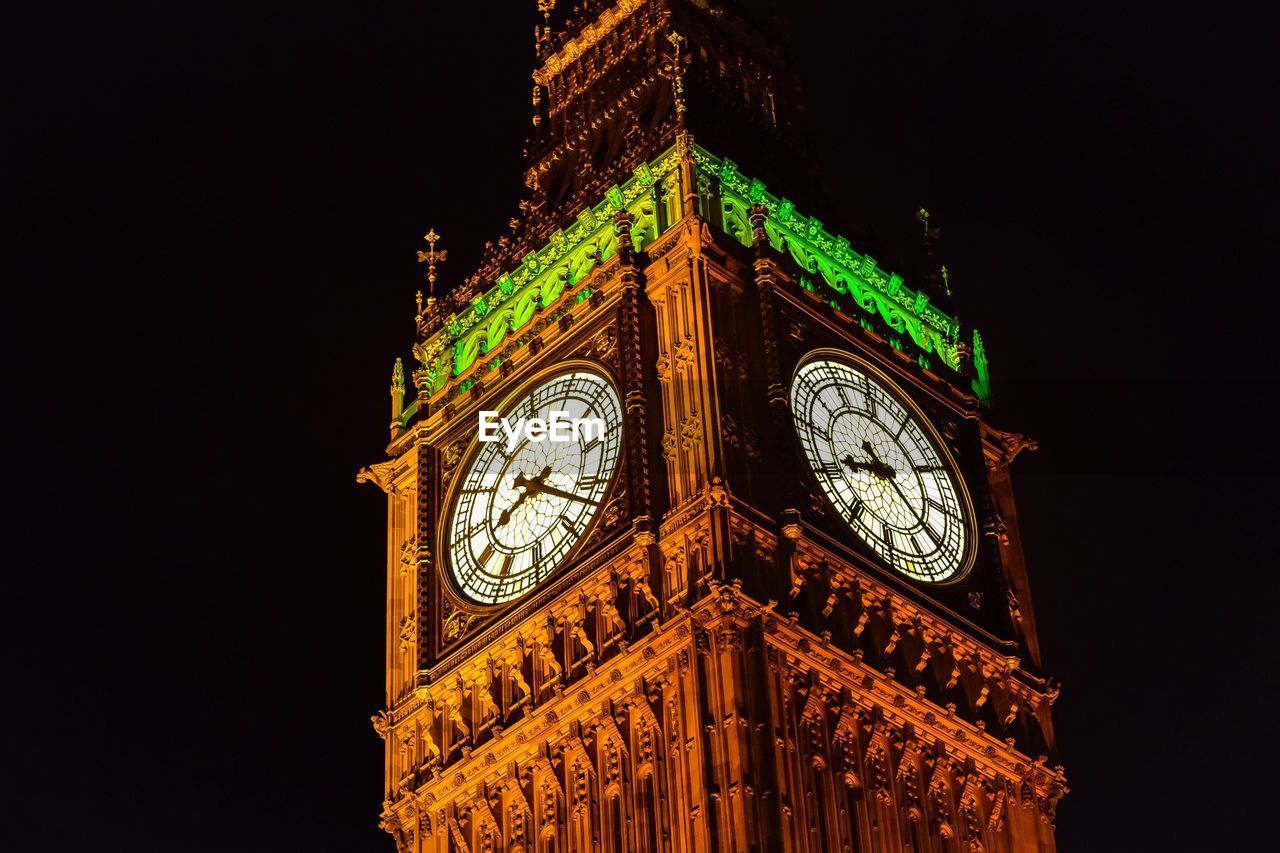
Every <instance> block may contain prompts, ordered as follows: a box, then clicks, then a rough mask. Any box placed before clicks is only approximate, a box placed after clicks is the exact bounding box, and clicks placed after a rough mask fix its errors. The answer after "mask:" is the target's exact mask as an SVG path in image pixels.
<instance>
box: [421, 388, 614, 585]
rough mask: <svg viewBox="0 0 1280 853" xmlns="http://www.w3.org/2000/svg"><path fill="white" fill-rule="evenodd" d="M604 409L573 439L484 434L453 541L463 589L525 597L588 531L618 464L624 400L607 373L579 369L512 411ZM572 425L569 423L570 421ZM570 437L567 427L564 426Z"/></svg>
mask: <svg viewBox="0 0 1280 853" xmlns="http://www.w3.org/2000/svg"><path fill="white" fill-rule="evenodd" d="M557 412H559V413H563V416H562V417H564V418H566V419H574V418H578V419H584V420H585V419H599V421H600V422H602V424H603V430H600V431H595V430H591V431H588V430H582V431H579V432H578V433H576V434H574V436H573V438H572V439H571V440H567V441H555V440H552V436H549V435H548V436H543V437H542V440H540V441H535V440H534V439H533V437H532V436H531V435H529V434H522V435H520V436H518V437H517V438H515V439H512V442H514V446H509V445H510V444H511V443H512V442H509V441H508V436H507V434H506V433H505V432H504V431H502V430H497V440H494V441H490V442H484V443H480V445H479V450H478V451H477V453H476V454H475V456H474V458H473V459H472V461H471V462H470V464H469V466H468V467H467V469H466V474H465V475H464V476H463V477H462V478H461V480H460V482H459V485H458V487H457V492H456V494H455V497H454V504H453V510H452V515H451V517H450V519H449V522H448V526H447V528H446V537H447V538H446V544H445V550H446V553H447V554H448V555H449V563H450V570H451V571H452V574H453V581H454V583H455V585H456V586H457V588H458V590H459V591H460V592H462V594H463V595H465V596H466V597H467V598H469V599H471V600H472V601H473V602H475V603H477V604H501V603H503V602H507V601H511V600H513V599H516V598H519V597H520V596H522V595H524V594H525V593H527V592H529V590H531V589H533V587H534V586H536V585H537V584H539V583H541V582H542V581H543V580H545V579H546V578H548V577H549V576H550V575H551V574H552V573H553V572H555V570H556V569H557V568H559V567H560V565H561V564H562V563H563V562H564V560H565V558H566V557H567V556H568V555H569V552H570V551H571V550H572V549H573V546H574V545H575V544H577V543H578V542H579V541H580V540H581V539H582V537H583V535H584V534H585V533H586V532H587V528H588V527H589V526H590V525H591V521H592V519H594V518H595V516H596V515H597V513H598V512H599V510H600V506H601V503H602V502H603V500H604V497H605V492H606V491H607V490H608V488H609V483H610V482H611V481H612V479H613V474H614V471H615V470H616V469H617V467H618V449H619V445H620V443H621V439H622V406H621V404H620V403H619V401H618V394H617V392H616V391H615V390H614V388H613V385H611V384H610V383H609V381H608V380H606V379H605V378H604V377H603V376H601V375H599V374H596V373H592V372H587V371H583V370H578V371H575V372H572V373H564V374H561V375H559V376H556V377H555V378H553V379H550V380H548V381H546V382H544V383H542V384H541V385H539V386H538V387H536V388H534V389H533V390H532V391H531V392H529V394H528V395H526V396H525V397H524V398H523V399H520V400H518V401H517V402H516V403H515V404H514V405H513V406H512V407H511V408H510V410H509V411H504V412H502V413H501V415H502V417H503V418H504V419H505V421H506V423H508V424H518V423H519V422H520V421H521V419H523V421H524V422H525V423H528V422H529V421H531V420H532V419H535V418H537V419H542V420H543V421H544V422H546V421H550V420H551V419H552V417H553V413H557ZM562 432H563V431H562ZM562 437H563V436H562Z"/></svg>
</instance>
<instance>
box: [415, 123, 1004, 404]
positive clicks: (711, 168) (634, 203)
mask: <svg viewBox="0 0 1280 853" xmlns="http://www.w3.org/2000/svg"><path fill="white" fill-rule="evenodd" d="M692 151H693V160H694V165H695V169H696V182H697V185H698V187H697V188H698V196H699V209H700V210H701V211H703V214H704V216H705V218H706V219H707V220H708V221H709V222H710V223H711V225H712V226H714V227H717V228H719V229H721V230H722V231H723V232H724V233H725V234H727V235H729V236H730V237H732V238H733V239H735V240H737V241H738V242H739V243H741V244H743V245H744V246H750V245H751V239H752V230H751V223H750V218H749V211H750V209H751V207H752V206H753V205H755V204H760V205H762V206H763V207H764V208H765V210H766V211H767V216H766V219H765V223H764V230H765V234H766V236H767V238H768V241H769V245H770V246H771V247H772V248H773V249H774V250H775V251H777V252H778V253H780V254H782V255H784V256H788V257H790V258H791V259H792V260H793V261H794V262H795V263H796V265H797V266H798V267H799V268H800V270H801V275H800V276H799V278H798V283H799V286H800V287H803V288H805V289H807V290H810V291H813V292H816V293H819V294H820V295H821V296H823V298H824V299H825V300H826V301H827V302H829V303H830V304H831V305H832V307H834V308H836V309H839V310H841V311H844V312H846V313H848V314H850V315H859V316H860V317H861V319H860V322H861V324H862V325H863V326H864V327H866V328H868V329H872V330H874V331H876V332H877V333H878V334H881V335H882V336H884V337H885V338H887V339H888V340H889V341H890V342H891V343H892V344H893V346H895V347H897V348H898V349H900V350H904V351H905V350H906V348H908V347H910V348H911V349H912V350H914V351H915V353H916V360H917V361H918V362H919V363H920V364H921V365H922V366H923V367H925V368H926V369H928V368H932V366H933V360H935V359H936V360H937V362H939V363H941V364H943V365H946V366H947V367H949V368H950V369H951V370H959V368H960V357H959V346H958V344H959V341H960V324H959V321H958V320H956V318H954V317H952V316H950V315H948V314H947V313H945V312H943V311H942V310H940V309H939V308H938V307H937V306H935V305H932V304H931V303H930V302H929V298H928V296H927V294H925V293H924V292H922V291H918V290H914V289H912V288H910V287H908V286H906V284H905V283H904V282H903V280H902V277H901V276H899V275H897V274H896V273H889V272H886V271H884V270H883V269H881V268H880V267H879V266H878V265H877V263H876V262H875V260H874V259H873V258H871V257H870V256H867V255H862V254H859V253H858V252H856V251H855V250H854V249H853V248H852V247H851V246H850V245H849V241H848V240H847V239H845V238H844V237H838V236H834V235H832V234H830V233H828V232H827V231H826V230H825V229H824V228H823V227H822V223H821V222H820V221H819V220H818V219H816V218H813V217H809V216H805V215H804V214H802V213H800V212H799V211H797V210H796V209H795V205H794V204H792V203H791V202H790V201H788V200H786V199H782V198H778V197H777V196H775V195H773V194H772V193H770V192H768V191H767V190H766V189H765V185H764V184H763V183H761V182H760V181H758V180H753V179H752V178H750V177H747V176H745V175H743V174H742V173H740V172H739V171H738V169H737V167H736V166H735V164H734V163H733V162H732V161H730V160H727V159H721V158H718V157H716V156H715V155H713V154H711V153H710V152H709V151H706V150H705V149H702V148H699V147H697V146H694V147H693V149H692ZM678 167H679V154H678V152H677V149H676V148H675V147H672V148H671V149H669V150H668V151H666V152H665V153H664V154H663V155H662V156H661V157H659V158H658V159H657V160H655V161H653V162H651V163H648V164H645V165H642V166H641V167H640V168H638V169H636V171H635V174H634V175H633V176H632V177H631V178H630V179H628V180H627V181H626V182H625V183H623V184H621V185H619V186H615V187H614V188H612V189H611V190H609V191H608V192H607V193H606V194H605V197H604V198H603V199H602V200H601V201H600V202H599V203H598V204H596V205H594V206H592V207H589V208H586V209H584V210H583V211H582V212H581V213H580V214H579V215H578V218H577V220H576V221H575V222H574V223H573V224H572V225H571V226H569V227H568V228H566V229H564V230H561V231H557V232H556V233H555V234H554V235H552V238H551V240H550V241H549V242H548V243H547V244H546V245H545V246H543V247H542V248H541V249H539V250H538V251H536V252H531V253H529V254H528V255H526V256H525V258H524V260H523V261H522V262H521V263H520V265H519V266H517V267H515V268H514V269H512V270H511V271H510V272H509V273H507V274H505V275H502V276H500V277H498V279H497V281H496V282H494V284H493V286H492V287H491V288H490V289H489V290H488V291H487V292H485V293H482V294H480V295H479V296H477V297H476V298H475V299H474V300H472V303H471V307H470V309H469V310H466V311H462V312H459V313H457V314H454V315H453V316H451V317H449V318H448V319H447V320H446V321H445V323H444V327H443V328H442V329H441V330H440V331H439V332H437V333H436V334H434V335H432V336H431V337H430V338H428V339H427V340H425V341H423V342H422V343H419V344H417V345H416V346H415V347H414V356H415V357H416V360H417V361H418V363H419V365H420V368H421V369H420V370H419V371H417V372H416V374H415V381H416V382H417V383H418V385H419V389H420V390H421V391H424V392H425V393H426V394H427V396H434V395H435V394H436V393H438V392H440V391H441V390H443V389H444V388H445V387H446V386H447V385H449V384H450V382H451V381H453V380H454V379H456V378H461V377H464V376H467V375H468V374H469V373H472V372H476V373H480V372H486V371H487V370H489V369H493V368H495V367H497V365H498V359H496V358H494V359H491V360H486V359H485V358H484V356H485V355H486V354H488V353H490V352H493V351H494V350H496V349H497V348H498V347H499V346H500V345H501V344H502V343H503V342H504V341H506V340H507V339H508V337H509V336H511V335H513V334H516V333H519V332H520V331H521V330H523V329H524V327H526V326H527V325H528V324H529V323H530V322H532V321H533V319H534V317H535V316H536V315H537V314H538V312H539V311H542V310H545V309H548V308H551V307H552V306H554V305H555V304H556V303H557V301H559V300H561V299H562V298H563V297H564V296H565V295H566V291H572V290H573V288H574V287H575V285H577V284H578V283H579V282H581V281H583V279H585V278H586V277H587V276H589V275H590V274H591V272H592V270H594V269H596V268H597V267H598V266H600V265H601V264H604V263H606V262H607V261H608V260H609V259H610V258H612V257H613V256H614V255H615V254H617V250H618V237H617V233H616V232H615V230H614V224H613V220H614V217H615V215H616V214H617V213H618V212H620V211H623V210H625V211H627V212H628V213H629V214H630V216H631V218H632V226H631V237H632V240H633V241H634V242H635V246H636V250H637V251H643V250H644V249H645V247H647V246H649V245H650V244H651V243H653V242H654V241H655V240H656V239H657V238H658V237H659V236H661V235H662V234H663V233H665V232H666V231H667V230H668V229H670V228H671V227H672V226H673V225H675V224H676V223H677V222H678V221H679V219H680V217H681V215H682V211H681V207H680V204H679V199H680V198H681V196H682V190H683V187H682V186H681V185H680V169H679V168H678ZM585 296H586V294H585V293H583V292H579V293H578V294H577V296H576V298H577V299H579V300H581V299H583V298H585ZM972 337H973V360H974V376H975V377H976V378H975V379H974V380H973V382H972V388H973V391H974V393H975V394H976V395H977V396H978V397H979V399H981V400H983V401H984V402H985V401H986V400H987V399H988V397H989V393H990V380H989V376H988V371H987V361H986V353H985V349H984V347H983V344H982V338H981V336H980V335H979V334H978V333H977V331H976V330H975V331H973V332H972ZM469 386H470V382H467V381H464V382H460V383H458V385H457V386H456V388H457V390H458V391H462V390H466V388H467V387H469ZM416 409H417V407H416V405H411V406H410V407H409V408H408V409H407V410H406V411H405V413H404V415H403V421H404V423H405V424H407V423H408V422H409V420H410V419H411V418H412V417H413V415H414V414H415V412H416Z"/></svg>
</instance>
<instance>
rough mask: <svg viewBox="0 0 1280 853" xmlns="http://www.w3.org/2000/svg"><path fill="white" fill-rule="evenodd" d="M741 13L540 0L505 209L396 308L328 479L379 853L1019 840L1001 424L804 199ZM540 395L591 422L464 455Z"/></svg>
mask: <svg viewBox="0 0 1280 853" xmlns="http://www.w3.org/2000/svg"><path fill="white" fill-rule="evenodd" d="M775 5H776V4H774V3H772V2H767V0H754V2H753V1H752V0H613V2H607V0H580V2H578V3H576V4H574V5H573V6H572V7H571V8H564V7H563V4H561V6H559V7H558V6H557V4H556V3H554V2H548V1H547V0H544V2H540V3H539V10H540V13H541V15H542V19H543V20H542V24H541V25H540V26H539V27H538V29H537V34H536V35H537V46H538V63H539V66H538V68H537V70H536V71H535V72H534V75H533V81H534V86H533V110H534V116H533V129H532V133H531V135H530V138H529V140H528V143H527V145H526V156H527V172H526V183H527V188H528V194H527V197H526V198H525V199H524V201H522V202H521V211H522V215H521V216H520V217H518V218H517V219H516V220H513V223H512V231H511V233H509V234H507V235H505V236H502V237H501V238H499V239H497V240H496V241H495V243H493V244H492V245H491V246H489V247H488V249H487V251H486V255H485V258H484V260H483V262H482V263H481V266H480V268H479V269H478V270H477V271H476V272H475V274H474V275H472V276H470V277H469V278H468V279H466V280H465V281H462V282H460V283H458V284H457V285H456V286H454V287H453V288H452V290H451V292H450V293H449V294H448V295H447V296H442V297H440V299H438V300H437V299H435V298H433V297H432V296H428V298H426V299H425V300H423V299H420V304H419V310H418V319H417V322H418V339H417V341H416V342H415V343H414V344H413V346H412V349H411V353H406V358H405V359H404V361H405V362H408V363H409V364H411V365H412V368H411V370H410V371H409V373H410V378H411V386H409V387H410V388H411V389H412V390H408V391H407V390H406V377H405V369H404V368H403V367H402V366H401V365H402V361H401V360H399V359H398V360H397V361H396V367H395V371H394V373H393V377H392V383H391V397H392V406H391V408H392V419H391V439H390V443H389V445H388V447H387V459H386V460H385V461H382V462H379V463H377V464H374V465H371V466H370V467H369V468H368V469H365V470H364V471H362V472H361V475H360V478H361V479H362V480H369V481H372V482H374V483H376V484H377V485H378V486H379V487H381V488H382V489H383V491H385V492H386V495H387V501H388V503H387V506H388V516H387V519H388V521H387V531H388V539H387V559H386V564H387V569H386V578H387V630H386V661H385V664H386V691H387V693H386V703H387V704H386V707H385V708H384V709H382V710H380V711H379V712H378V713H377V714H376V715H375V717H374V727H375V728H376V729H377V732H378V734H379V735H380V736H381V737H382V739H383V741H384V743H385V754H386V763H385V778H384V795H385V797H384V799H385V801H384V803H383V806H382V826H383V827H384V828H385V829H386V830H387V832H388V833H390V834H391V836H392V837H393V838H394V840H395V844H396V846H397V848H398V849H399V850H400V851H413V853H421V852H422V851H433V853H446V851H482V850H483V851H496V850H511V851H517V850H518V851H565V850H574V851H576V850H581V851H586V850H605V851H632V850H635V851H683V850H708V851H710V850H794V851H827V850H833V851H834V850H846V851H930V852H931V853H944V851H945V853H959V851H1051V850H1054V849H1055V847H1054V839H1053V819H1054V811H1055V808H1056V805H1057V803H1058V801H1059V799H1060V798H1061V796H1062V795H1063V794H1064V793H1065V791H1066V785H1065V781H1064V777H1063V772H1062V769H1061V768H1060V767H1057V766H1056V765H1055V764H1054V763H1053V761H1054V759H1053V758H1052V756H1054V755H1055V746H1054V736H1053V727H1052V723H1051V713H1050V711H1051V706H1052V704H1053V701H1054V699H1055V698H1056V696H1057V690H1056V688H1055V687H1054V686H1053V684H1052V682H1051V681H1049V680H1048V679H1047V678H1046V677H1045V675H1044V674H1043V673H1042V671H1041V664H1040V655H1039V648H1038V643H1037V639H1036V625H1035V615H1034V611H1033V609H1032V604H1031V598H1030V592H1029V585H1028V578H1027V568H1026V565H1025V562H1024V559H1023V555H1022V548H1021V543H1020V540H1019V533H1018V524H1017V519H1016V515H1015V510H1014V504H1013V497H1012V490H1011V485H1010V474H1009V469H1010V463H1011V462H1012V461H1013V459H1014V457H1015V456H1016V455H1017V454H1018V453H1019V451H1020V450H1022V449H1024V448H1025V447H1026V446H1027V444H1028V442H1027V441H1026V440H1025V439H1023V438H1021V437H1020V436H1017V435H1014V434H1010V433H1007V432H1004V431H1001V430H1000V429H999V428H998V427H997V426H996V425H994V424H993V422H992V420H991V418H990V416H989V412H988V408H987V398H988V391H989V384H988V383H989V380H988V372H987V360H986V355H985V352H984V350H983V345H982V339H981V337H980V336H979V335H978V333H977V332H976V331H975V330H973V329H963V328H961V327H960V325H959V323H958V322H957V320H956V319H955V318H954V316H952V315H951V314H950V313H949V312H948V311H947V310H946V303H945V296H944V294H942V293H937V292H934V291H933V289H932V288H931V286H930V285H929V283H928V282H927V281H922V282H921V283H913V282H910V281H904V280H903V278H902V277H901V276H899V275H897V274H894V273H892V272H889V271H887V270H886V269H885V268H884V267H882V266H881V264H880V263H878V262H877V261H876V260H874V259H873V258H871V257H869V256H867V255H865V254H861V253H860V252H859V251H858V247H857V246H856V245H852V244H851V243H850V241H849V240H848V239H846V238H844V237H842V236H840V235H839V234H833V233H831V232H830V231H829V230H828V228H827V227H826V226H824V225H823V224H822V221H821V217H822V215H823V213H822V211H821V210H818V209H815V208H813V207H810V206H809V205H810V204H817V203H818V202H817V199H818V198H819V195H818V193H816V192H813V191H812V188H813V187H814V180H813V178H812V176H811V173H810V172H809V170H808V169H807V168H805V165H804V163H805V160H804V151H803V150H802V147H803V146H802V142H801V141H802V140H803V139H804V138H805V137H804V134H803V132H802V128H801V124H802V115H801V114H800V113H799V111H798V108H797V106H796V105H797V104H798V103H799V101H798V98H797V95H796V92H795V91H794V88H793V86H792V84H791V83H790V82H789V78H788V77H787V75H786V72H785V69H784V67H783V66H782V64H781V63H780V62H779V61H778V58H777V56H776V55H775V52H774V50H773V49H772V47H771V46H770V44H769V42H768V40H767V39H766V38H765V37H764V36H765V35H767V34H768V33H770V32H772V31H773V28H774V27H775V26H776V22H774V21H772V20H771V17H770V16H771V15H772V14H773V12H772V11H771V10H772V9H773V8H774V6H775ZM477 61H479V60H477ZM766 179H767V181H768V184H766V183H765V180H766ZM783 193H787V194H788V195H787V196H784V195H783ZM790 198H795V199H796V201H795V203H793V202H792V201H791V200H789V199H790ZM806 198H813V199H814V201H813V202H808V203H806V201H805V199H806ZM830 215H831V214H830V213H828V216H830ZM438 240H439V238H438V237H437V235H435V233H434V232H432V233H431V234H429V235H428V242H429V246H428V250H427V251H424V252H422V253H421V255H420V257H421V259H422V260H424V261H425V262H426V264H427V268H428V270H429V273H428V277H429V279H430V281H431V283H432V285H434V283H435V279H436V275H437V264H438V262H439V261H440V260H441V259H442V256H443V254H444V253H443V251H442V250H439V249H437V245H436V243H437V241H438ZM553 411H565V412H569V413H570V414H572V415H574V416H575V417H581V418H582V419H584V420H588V419H589V420H592V421H593V422H597V423H598V424H599V429H598V431H597V432H596V434H594V435H589V434H585V433H584V435H583V436H581V438H580V440H577V441H575V442H569V443H564V442H560V443H557V442H551V441H539V440H537V439H536V438H535V437H531V434H529V433H526V434H524V435H516V436H514V437H513V438H512V439H510V440H508V439H507V438H506V436H505V435H504V436H503V437H502V440H501V441H498V442H483V441H480V440H479V436H478V423H479V421H480V419H481V414H480V413H481V412H497V413H498V415H500V416H501V417H502V418H504V419H507V420H510V421H513V422H514V421H521V420H523V421H526V422H527V421H529V419H532V418H537V417H540V416H543V415H546V414H547V413H550V412H553Z"/></svg>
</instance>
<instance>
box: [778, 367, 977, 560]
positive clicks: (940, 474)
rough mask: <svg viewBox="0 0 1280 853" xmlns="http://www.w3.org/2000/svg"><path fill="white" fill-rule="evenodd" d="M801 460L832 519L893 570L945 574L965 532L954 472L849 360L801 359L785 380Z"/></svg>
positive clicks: (896, 403)
mask: <svg viewBox="0 0 1280 853" xmlns="http://www.w3.org/2000/svg"><path fill="white" fill-rule="evenodd" d="M791 411H792V415H793V417H794V419H795V427H796V433H797V434H798V436H799V438H800V447H801V450H802V451H803V454H804V457H805V460H806V461H807V462H808V463H809V467H810V469H811V470H812V471H813V474H814V477H815V478H817V481H818V485H819V486H820V487H821V489H822V491H823V493H824V494H825V495H826V498H827V500H828V501H830V502H831V505H832V506H833V507H835V509H836V510H837V512H838V513H839V514H840V517H841V518H843V519H844V521H845V523H847V524H848V525H849V526H850V527H851V528H852V529H853V531H854V533H856V534H857V535H858V537H859V538H861V539H862V540H863V541H864V542H865V543H866V544H867V545H868V546H870V548H871V549H872V550H873V551H874V552H875V553H876V554H878V555H879V556H880V557H881V558H882V559H883V560H884V561H885V562H886V563H888V564H889V565H890V566H891V567H892V568H894V569H895V570H897V571H899V572H901V573H902V574H904V575H907V576H908V577H911V578H914V579H916V580H921V581H933V582H940V581H946V580H952V579H954V578H955V577H956V576H957V575H958V574H959V573H960V572H961V571H962V570H963V568H964V560H965V554H966V549H967V547H968V539H969V531H968V524H967V520H966V514H965V509H964V506H965V505H964V504H962V500H961V497H960V492H959V491H958V490H957V488H956V480H955V475H954V473H953V471H954V469H953V467H952V465H951V464H950V462H949V461H948V458H947V457H946V455H945V454H944V452H942V451H941V450H939V447H938V444H937V442H936V440H935V439H934V438H933V437H932V431H931V430H930V429H929V428H928V427H927V426H926V425H925V424H924V423H923V422H922V421H921V420H920V418H919V417H918V416H917V415H915V414H914V413H913V410H912V408H911V407H909V406H907V405H905V404H904V403H903V402H902V401H901V398H900V397H899V395H897V394H896V393H894V392H892V391H890V390H889V388H888V387H887V386H886V385H885V384H883V383H882V382H880V381H878V380H877V379H875V378H873V376H872V375H871V373H870V371H868V370H866V369H863V368H860V367H857V366H855V365H854V364H853V363H852V362H848V361H843V360H837V359H831V358H824V359H817V360H814V361H810V362H807V363H806V364H804V365H803V366H801V368H800V369H799V370H798V371H797V372H796V377H795V381H794V382H793V383H792V386H791Z"/></svg>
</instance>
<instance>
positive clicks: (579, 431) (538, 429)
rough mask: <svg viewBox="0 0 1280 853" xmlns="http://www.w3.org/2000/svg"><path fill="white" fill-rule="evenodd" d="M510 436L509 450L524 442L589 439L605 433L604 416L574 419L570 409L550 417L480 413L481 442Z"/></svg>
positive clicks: (552, 414) (585, 440) (508, 438)
mask: <svg viewBox="0 0 1280 853" xmlns="http://www.w3.org/2000/svg"><path fill="white" fill-rule="evenodd" d="M503 435H505V436H506V437H507V445H506V447H507V453H511V451H513V450H515V449H516V447H518V446H519V445H520V444H521V443H522V442H525V441H532V442H534V443H535V444H537V443H539V442H543V441H564V442H569V441H578V442H587V441H592V440H595V439H598V438H601V437H602V436H603V435H604V421H603V420H602V419H601V418H574V417H570V416H569V413H568V412H551V413H550V414H549V416H548V417H547V418H545V419H544V418H515V419H512V418H504V417H502V416H501V415H499V414H498V413H497V412H492V411H482V412H480V433H479V437H480V440H481V441H484V442H490V441H501V440H502V436H503Z"/></svg>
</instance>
